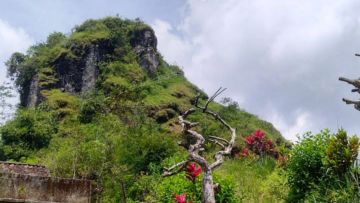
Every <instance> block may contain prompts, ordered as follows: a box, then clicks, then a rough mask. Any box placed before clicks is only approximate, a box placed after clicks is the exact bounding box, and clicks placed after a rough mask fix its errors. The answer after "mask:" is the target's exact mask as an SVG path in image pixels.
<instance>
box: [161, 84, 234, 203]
mask: <svg viewBox="0 0 360 203" xmlns="http://www.w3.org/2000/svg"><path fill="white" fill-rule="evenodd" d="M225 90H226V89H223V88H219V89H218V90H217V91H216V92H215V94H214V95H213V96H212V97H210V98H209V99H208V101H207V102H206V103H205V105H204V106H200V104H199V99H200V95H198V96H197V97H196V100H195V108H190V109H189V110H187V111H185V112H184V113H183V114H182V115H180V116H179V123H180V125H181V126H182V133H183V134H184V135H185V137H188V138H192V139H193V140H195V141H194V142H192V143H190V144H189V146H188V153H189V156H188V159H187V160H185V161H182V162H180V163H177V164H175V165H173V166H172V167H170V168H165V171H164V173H163V176H171V175H174V174H176V173H179V172H181V171H183V169H184V168H185V167H186V165H187V164H188V163H189V162H196V163H197V164H199V165H200V166H201V168H202V169H203V171H204V177H203V180H202V194H201V202H202V203H215V192H214V183H213V176H212V173H213V171H214V170H215V169H216V168H218V167H219V166H220V165H221V164H222V163H223V161H224V156H227V155H230V154H231V150H232V148H233V146H234V143H235V138H236V130H235V128H232V127H231V126H230V125H229V124H228V123H227V122H226V121H225V120H223V119H222V118H221V117H220V116H219V114H217V113H215V112H213V111H211V110H209V109H208V107H209V104H210V103H211V102H212V101H214V99H215V98H216V97H217V96H219V95H220V94H221V93H222V92H224V91H225ZM196 111H199V112H202V113H204V114H207V115H210V116H211V117H213V118H214V119H215V120H216V121H219V122H220V123H221V124H222V125H224V126H225V127H226V129H228V130H229V131H230V133H231V138H230V140H229V141H228V140H226V139H224V138H221V137H216V136H209V140H208V141H210V142H213V143H215V144H216V145H218V146H220V147H221V150H220V151H218V152H216V154H215V156H214V159H215V161H214V162H213V163H211V164H210V163H209V162H208V161H207V160H206V159H205V158H204V157H202V156H201V152H202V151H204V144H205V138H204V136H203V135H201V134H200V133H198V132H196V131H195V130H192V128H194V127H195V126H197V125H198V123H196V122H191V121H188V120H186V119H187V117H188V116H189V115H191V114H193V113H195V112H196Z"/></svg>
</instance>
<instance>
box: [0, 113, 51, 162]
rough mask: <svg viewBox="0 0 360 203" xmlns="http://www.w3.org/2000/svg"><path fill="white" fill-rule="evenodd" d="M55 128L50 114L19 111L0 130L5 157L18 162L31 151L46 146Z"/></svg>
mask: <svg viewBox="0 0 360 203" xmlns="http://www.w3.org/2000/svg"><path fill="white" fill-rule="evenodd" d="M56 126H57V125H56V124H55V119H54V117H53V115H52V113H49V112H43V111H40V110H35V109H27V110H19V111H18V112H17V114H16V117H15V118H14V119H13V120H11V121H9V122H7V123H6V124H5V125H4V126H2V127H1V128H0V135H1V139H2V142H3V151H4V154H5V157H6V158H7V159H14V160H17V161H18V160H20V158H22V157H27V156H28V155H29V154H30V153H31V152H32V151H35V150H38V149H41V148H43V147H46V146H48V144H49V142H50V139H51V137H52V136H53V135H54V134H55V133H56V132H57V128H56Z"/></svg>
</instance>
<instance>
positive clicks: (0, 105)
mask: <svg viewBox="0 0 360 203" xmlns="http://www.w3.org/2000/svg"><path fill="white" fill-rule="evenodd" d="M11 91H12V88H11V86H10V84H9V83H3V84H0V125H1V124H3V122H4V121H5V120H6V119H7V118H9V117H10V116H11V114H10V111H11V108H12V105H11V104H10V103H9V101H8V99H9V98H10V97H13V94H12V92H11Z"/></svg>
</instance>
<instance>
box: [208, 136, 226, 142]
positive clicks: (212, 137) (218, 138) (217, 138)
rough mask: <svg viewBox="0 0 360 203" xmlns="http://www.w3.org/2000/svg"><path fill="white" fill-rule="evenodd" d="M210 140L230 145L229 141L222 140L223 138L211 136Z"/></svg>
mask: <svg viewBox="0 0 360 203" xmlns="http://www.w3.org/2000/svg"><path fill="white" fill-rule="evenodd" d="M209 138H211V139H215V140H220V141H223V142H225V143H226V144H229V141H227V140H226V139H224V138H221V137H216V136H211V135H210V136H209Z"/></svg>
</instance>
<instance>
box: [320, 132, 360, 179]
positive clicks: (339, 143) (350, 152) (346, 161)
mask: <svg viewBox="0 0 360 203" xmlns="http://www.w3.org/2000/svg"><path fill="white" fill-rule="evenodd" d="M359 144H360V143H359V138H358V137H356V136H353V137H351V138H348V136H347V134H346V131H345V130H343V129H340V130H339V131H338V133H337V134H336V135H335V136H334V137H332V138H331V139H330V140H329V144H328V146H327V149H326V160H325V161H326V162H325V163H326V166H327V167H328V168H329V169H331V171H332V172H334V173H336V175H338V176H342V175H344V174H345V173H346V172H348V171H349V170H350V167H351V166H352V165H353V163H354V161H355V160H356V158H357V156H358V150H359Z"/></svg>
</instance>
